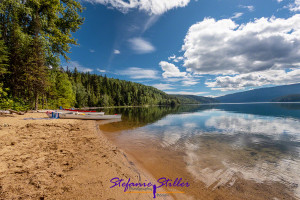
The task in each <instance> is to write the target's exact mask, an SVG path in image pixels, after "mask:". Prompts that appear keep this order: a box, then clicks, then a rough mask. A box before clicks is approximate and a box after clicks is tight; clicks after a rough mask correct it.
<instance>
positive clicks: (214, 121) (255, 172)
mask: <svg viewBox="0 0 300 200" xmlns="http://www.w3.org/2000/svg"><path fill="white" fill-rule="evenodd" d="M106 112H108V113H109V112H111V113H122V114H123V119H122V121H121V122H115V123H112V124H105V125H102V126H100V129H101V130H102V131H103V132H104V134H105V135H106V136H107V137H108V138H109V139H110V140H111V141H112V142H114V143H115V144H116V145H117V146H119V147H120V148H121V149H123V150H124V151H125V152H127V153H128V154H130V155H131V156H132V157H133V158H134V159H135V160H136V161H137V162H138V163H139V164H140V165H142V166H143V167H144V168H146V169H147V170H148V171H149V172H150V173H151V174H153V176H154V177H155V178H160V177H168V178H170V179H173V180H174V179H175V178H182V180H183V181H188V182H189V183H190V184H191V186H190V187H189V188H186V189H181V188H165V189H167V190H172V191H174V189H176V190H177V191H178V190H180V191H183V192H185V193H184V194H180V195H172V196H173V197H175V198H177V199H274V200H275V199H299V198H300V104H223V105H206V106H205V105H202V106H180V107H175V108H170V107H149V108H126V109H117V110H106Z"/></svg>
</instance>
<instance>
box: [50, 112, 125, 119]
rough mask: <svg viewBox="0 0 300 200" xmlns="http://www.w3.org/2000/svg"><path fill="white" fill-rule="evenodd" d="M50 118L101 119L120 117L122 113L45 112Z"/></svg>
mask: <svg viewBox="0 0 300 200" xmlns="http://www.w3.org/2000/svg"><path fill="white" fill-rule="evenodd" d="M46 114H47V115H48V117H50V118H60V119H90V120H101V119H121V117H122V115H104V112H92V113H90V112H88V113H87V112H70V111H69V112H66V111H59V112H46Z"/></svg>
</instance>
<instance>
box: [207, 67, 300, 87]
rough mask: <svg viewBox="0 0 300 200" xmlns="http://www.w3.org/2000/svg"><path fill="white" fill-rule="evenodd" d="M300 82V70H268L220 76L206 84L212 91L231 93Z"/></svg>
mask: <svg viewBox="0 0 300 200" xmlns="http://www.w3.org/2000/svg"><path fill="white" fill-rule="evenodd" d="M299 82H300V69H294V70H290V71H285V70H267V71H263V72H252V73H246V74H239V75H235V76H219V77H217V78H216V79H215V80H213V81H207V82H206V83H205V84H206V85H207V86H208V87H211V88H212V90H220V91H229V90H242V89H245V88H247V87H259V86H263V85H286V84H293V83H299Z"/></svg>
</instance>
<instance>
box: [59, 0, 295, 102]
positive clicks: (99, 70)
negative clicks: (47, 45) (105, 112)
mask: <svg viewBox="0 0 300 200" xmlns="http://www.w3.org/2000/svg"><path fill="white" fill-rule="evenodd" d="M81 2H82V4H83V6H84V7H85V8H86V9H85V11H84V12H83V13H82V15H83V17H85V22H84V24H83V25H82V27H81V29H80V30H79V31H78V32H76V33H75V34H74V37H75V38H77V39H78V43H79V44H80V45H79V46H76V47H72V49H71V51H72V52H71V53H70V54H69V57H70V61H69V62H68V63H67V62H66V61H62V65H63V66H68V67H69V68H71V69H72V68H74V67H77V69H78V70H79V71H85V72H87V71H89V72H90V73H96V74H102V75H104V74H106V75H107V76H108V77H113V78H119V79H123V80H130V81H134V82H139V83H142V84H145V85H150V86H154V87H156V88H158V89H161V90H163V91H165V92H167V93H177V94H194V95H201V96H220V95H224V94H228V93H233V92H237V91H243V90H249V89H253V88H258V87H266V86H272V85H283V84H292V83H298V82H300V68H299V66H300V14H299V13H300V0H263V1H262V0H209V1H204V0H197V1H196V0H81Z"/></svg>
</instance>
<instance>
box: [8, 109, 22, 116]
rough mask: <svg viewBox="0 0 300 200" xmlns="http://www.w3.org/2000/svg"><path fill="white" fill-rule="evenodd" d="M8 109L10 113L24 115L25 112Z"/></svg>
mask: <svg viewBox="0 0 300 200" xmlns="http://www.w3.org/2000/svg"><path fill="white" fill-rule="evenodd" d="M8 111H9V112H10V113H15V114H18V115H24V114H25V113H24V112H21V111H15V110H12V109H8Z"/></svg>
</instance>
